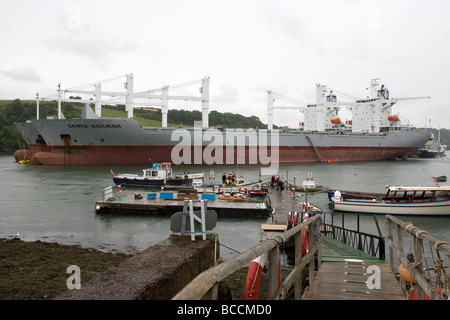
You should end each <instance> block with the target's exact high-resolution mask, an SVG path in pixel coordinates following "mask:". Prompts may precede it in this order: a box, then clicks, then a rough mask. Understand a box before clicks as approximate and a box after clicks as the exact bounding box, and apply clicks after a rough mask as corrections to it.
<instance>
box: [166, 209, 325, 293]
mask: <svg viewBox="0 0 450 320" xmlns="http://www.w3.org/2000/svg"><path fill="white" fill-rule="evenodd" d="M319 219H320V215H316V216H313V217H310V218H309V219H307V220H305V221H303V222H302V223H300V224H298V225H297V226H295V227H293V228H291V229H289V230H287V231H286V232H284V233H283V234H281V235H278V236H275V237H273V238H270V239H268V240H266V241H264V242H261V243H260V244H258V245H257V246H255V247H253V248H250V249H249V250H247V251H245V252H244V253H242V254H240V255H238V256H236V257H233V258H231V259H229V260H227V261H225V262H223V263H221V264H218V265H216V266H215V267H213V268H211V269H208V270H206V271H204V272H202V273H201V274H199V275H198V276H197V277H196V278H194V279H193V280H192V281H191V282H190V283H189V284H188V285H187V286H186V287H184V288H183V289H182V290H181V291H180V292H178V293H177V294H176V295H175V296H174V297H173V298H172V299H173V300H199V299H203V298H211V299H217V291H218V283H219V282H220V281H222V280H223V279H225V278H226V277H228V276H230V275H231V274H233V273H234V272H236V271H237V270H239V269H241V268H243V267H245V266H248V265H249V264H250V262H251V261H252V260H254V259H255V258H257V257H259V256H261V255H262V254H264V253H268V256H269V259H268V261H269V271H268V272H269V298H270V299H279V298H282V297H283V296H284V295H285V293H286V292H287V291H288V290H289V288H290V286H292V284H293V283H294V282H297V283H298V281H299V280H298V278H299V277H298V275H300V274H301V270H302V269H303V268H304V266H305V265H306V264H307V263H309V265H310V284H311V283H312V281H313V277H314V269H312V272H311V268H312V266H314V259H315V253H316V252H317V251H318V250H319V249H320V241H317V242H314V238H315V237H314V236H312V235H317V237H319V236H320V232H319V228H320V223H315V222H316V221H317V220H319ZM319 221H320V220H319ZM303 228H308V232H309V234H310V235H311V236H310V237H309V248H310V250H309V252H308V253H307V254H306V255H305V256H304V257H301V231H302V229H303ZM293 236H295V252H296V259H295V267H294V269H293V270H292V271H291V273H290V274H289V276H288V277H287V278H286V280H285V281H284V282H283V284H282V285H281V286H280V288H278V262H279V259H278V245H280V244H283V243H285V242H286V241H287V240H289V238H291V237H293ZM318 256H319V260H320V255H318ZM319 263H320V261H319ZM311 276H312V277H311ZM296 287H297V286H296ZM296 291H297V290H296ZM299 291H300V290H299ZM296 297H298V298H300V292H296Z"/></svg>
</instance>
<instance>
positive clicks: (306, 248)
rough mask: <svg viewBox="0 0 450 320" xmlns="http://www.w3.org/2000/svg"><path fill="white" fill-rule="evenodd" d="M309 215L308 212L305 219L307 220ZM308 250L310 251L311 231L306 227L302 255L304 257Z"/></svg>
mask: <svg viewBox="0 0 450 320" xmlns="http://www.w3.org/2000/svg"><path fill="white" fill-rule="evenodd" d="M308 217H309V216H308V213H306V214H305V218H304V219H303V221H306V220H307V219H308ZM308 251H309V232H308V229H306V227H305V228H303V229H302V257H304V256H305V255H306V253H307V252H308Z"/></svg>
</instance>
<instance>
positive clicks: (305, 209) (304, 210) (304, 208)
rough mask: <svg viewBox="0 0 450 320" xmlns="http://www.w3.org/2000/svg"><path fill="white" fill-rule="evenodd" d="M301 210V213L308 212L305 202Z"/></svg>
mask: <svg viewBox="0 0 450 320" xmlns="http://www.w3.org/2000/svg"><path fill="white" fill-rule="evenodd" d="M302 210H303V212H308V205H307V204H306V202H303V206H302Z"/></svg>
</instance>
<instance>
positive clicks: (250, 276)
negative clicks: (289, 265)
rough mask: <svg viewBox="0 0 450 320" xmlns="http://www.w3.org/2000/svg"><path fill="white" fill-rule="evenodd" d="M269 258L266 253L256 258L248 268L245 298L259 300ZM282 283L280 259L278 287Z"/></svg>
mask: <svg viewBox="0 0 450 320" xmlns="http://www.w3.org/2000/svg"><path fill="white" fill-rule="evenodd" d="M267 259H268V254H267V253H264V254H262V255H261V256H259V257H258V258H256V259H254V260H253V261H252V262H251V263H250V266H249V268H248V273H247V280H246V281H245V293H244V299H245V300H259V284H260V281H261V275H262V271H263V268H264V265H265V264H266V262H267ZM280 285H281V261H280V259H278V287H280Z"/></svg>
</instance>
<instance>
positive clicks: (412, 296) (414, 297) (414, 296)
mask: <svg viewBox="0 0 450 320" xmlns="http://www.w3.org/2000/svg"><path fill="white" fill-rule="evenodd" d="M436 292H438V291H437V289H436ZM438 293H439V292H438ZM424 295H425V300H431V299H430V297H429V296H428V295H427V294H426V292H424ZM408 300H417V288H416V286H414V287H412V288H411V289H410V290H409V294H408Z"/></svg>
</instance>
